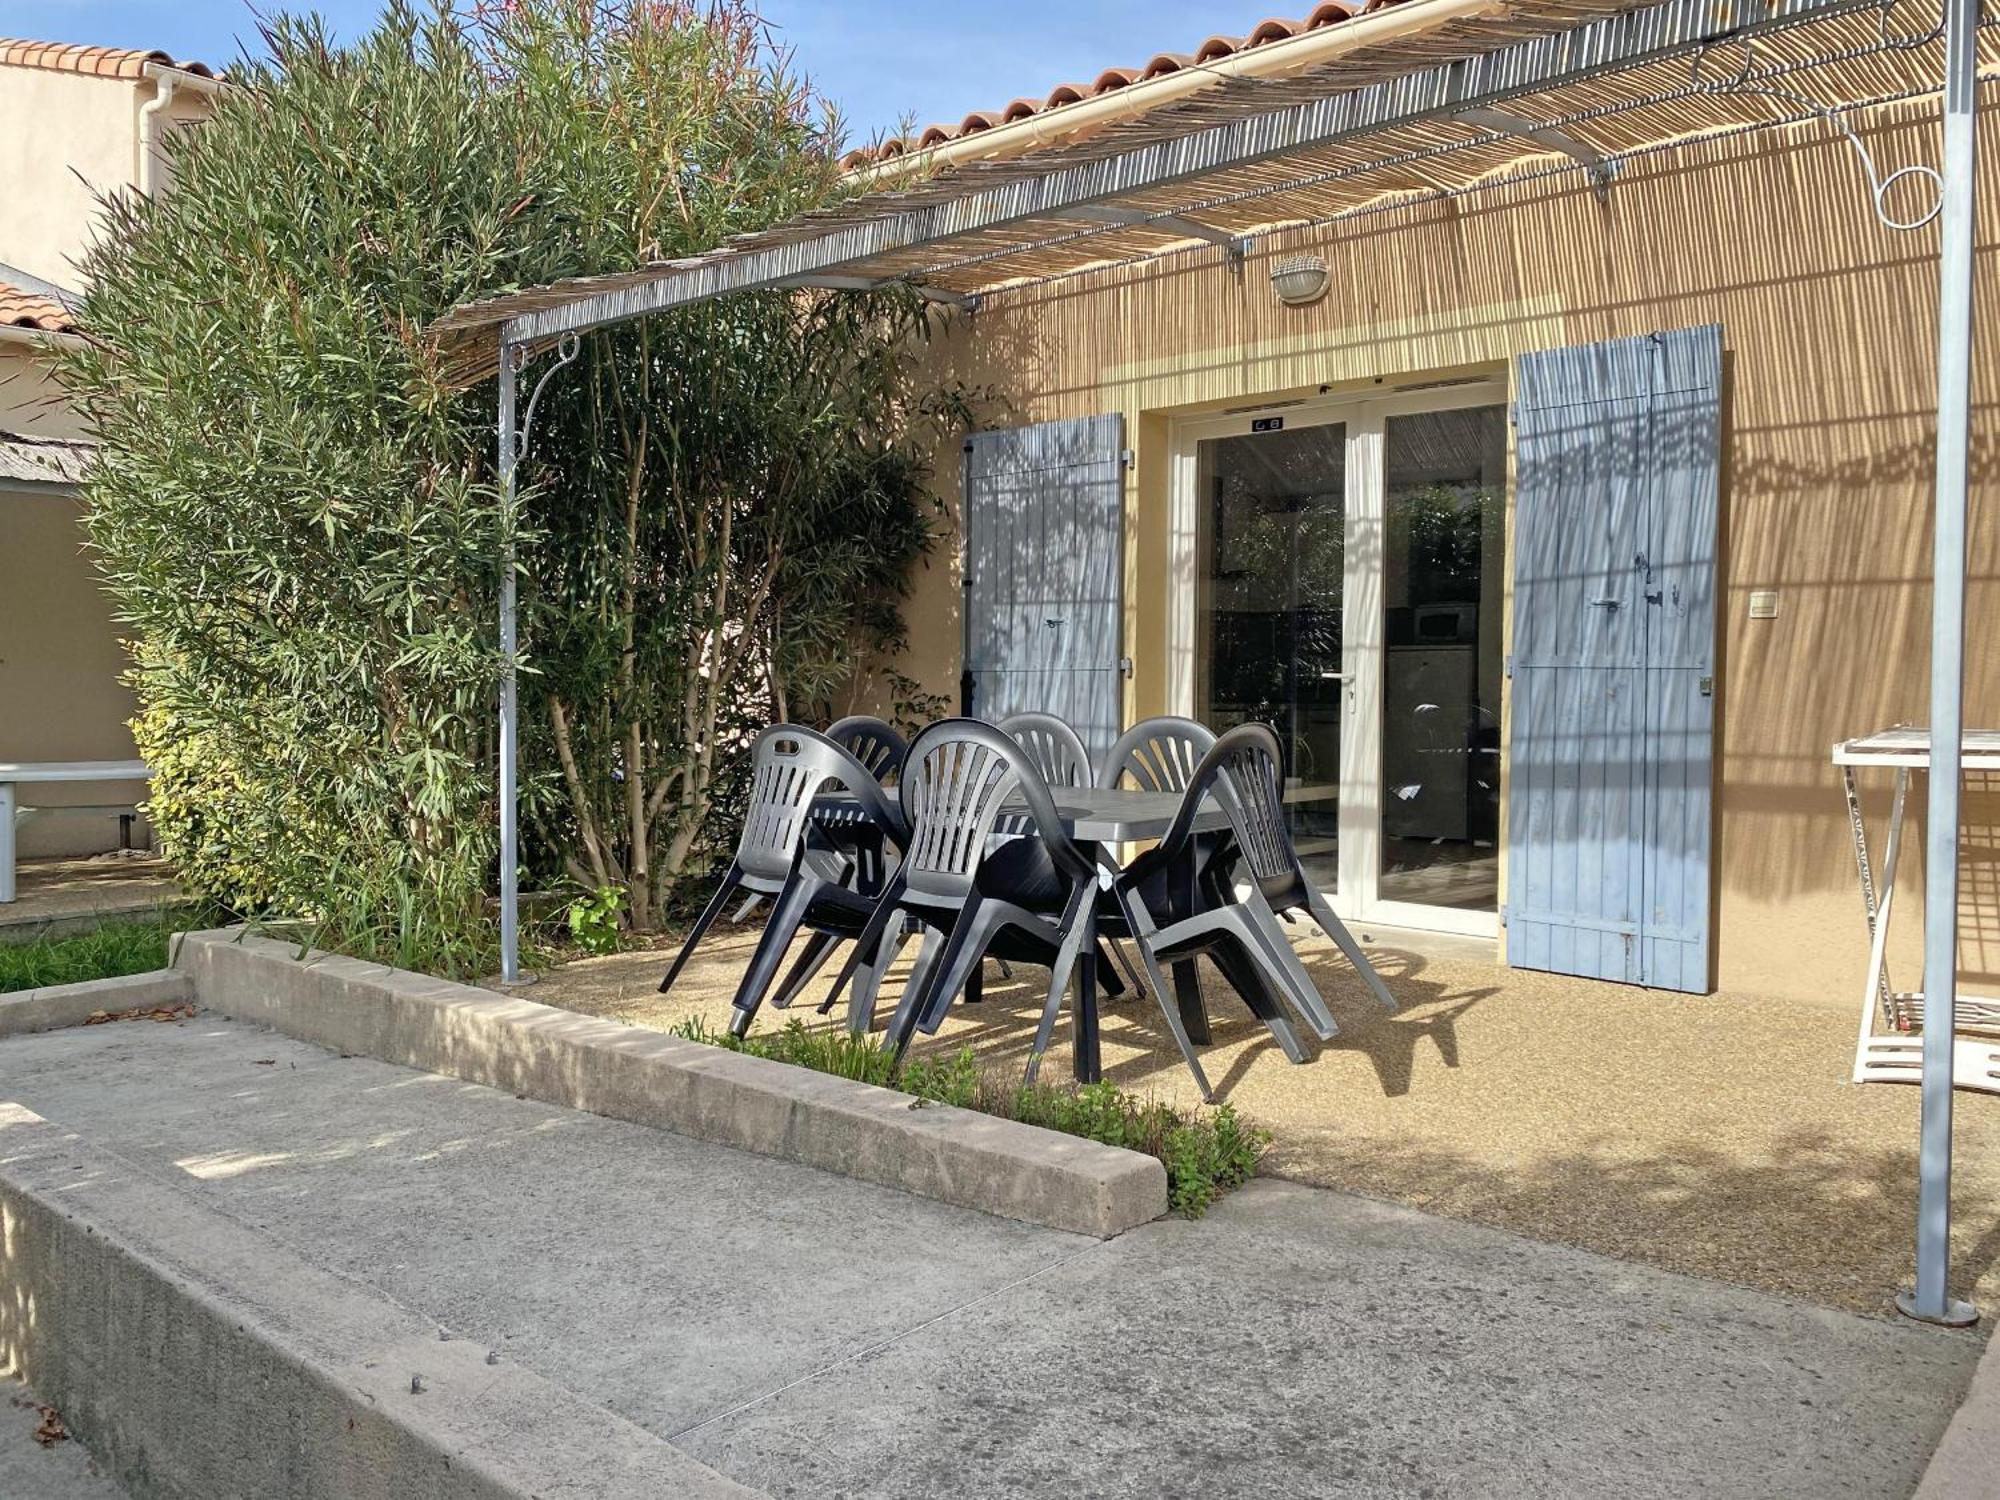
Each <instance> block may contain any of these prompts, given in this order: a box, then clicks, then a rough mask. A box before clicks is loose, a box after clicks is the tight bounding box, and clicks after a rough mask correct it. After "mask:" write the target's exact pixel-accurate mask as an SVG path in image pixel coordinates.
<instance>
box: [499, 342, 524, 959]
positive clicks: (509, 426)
mask: <svg viewBox="0 0 2000 1500" xmlns="http://www.w3.org/2000/svg"><path fill="white" fill-rule="evenodd" d="M516 355H517V350H516V346H515V345H514V344H511V343H509V342H508V341H507V340H506V338H505V337H504V336H503V337H502V339H501V341H500V531H501V547H500V982H501V983H502V984H518V983H520V980H521V874H520V852H521V851H520V842H521V839H520V824H519V816H520V809H519V807H518V805H517V804H518V802H519V796H518V789H517V787H516V785H515V777H516V774H517V751H518V745H519V740H520V708H519V705H518V703H517V702H516V700H515V692H514V656H515V644H516V634H515V621H514V611H515V597H514V464H515V459H516V456H517V455H516V453H515V437H516V429H515V426H514V378H515V370H514V362H515V359H516Z"/></svg>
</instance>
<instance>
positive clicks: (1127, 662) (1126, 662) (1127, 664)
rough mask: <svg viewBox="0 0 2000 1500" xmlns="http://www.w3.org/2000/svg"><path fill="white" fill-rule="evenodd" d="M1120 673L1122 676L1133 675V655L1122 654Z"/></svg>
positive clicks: (1119, 661) (1119, 664)
mask: <svg viewBox="0 0 2000 1500" xmlns="http://www.w3.org/2000/svg"><path fill="white" fill-rule="evenodd" d="M1118 675H1119V676H1120V677H1130V676H1131V675H1132V658H1131V657H1129V656H1121V657H1119V658H1118Z"/></svg>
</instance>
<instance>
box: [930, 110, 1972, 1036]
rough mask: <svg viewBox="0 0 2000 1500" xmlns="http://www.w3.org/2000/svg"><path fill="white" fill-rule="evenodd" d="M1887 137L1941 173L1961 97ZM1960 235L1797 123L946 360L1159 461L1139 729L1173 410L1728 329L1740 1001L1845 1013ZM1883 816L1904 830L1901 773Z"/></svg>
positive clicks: (1025, 404) (1922, 545)
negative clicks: (1876, 761)
mask: <svg viewBox="0 0 2000 1500" xmlns="http://www.w3.org/2000/svg"><path fill="white" fill-rule="evenodd" d="M1983 113H1984V119H1983V121H1982V128H1983V129H1985V130H1987V131H1989V132H1990V131H1993V130H1996V129H2000V118H1996V116H2000V110H1996V109H1995V108H1994V107H1993V106H1991V105H1989V106H1987V107H1986V108H1985V110H1984V112H1983ZM1859 123H1860V124H1861V125H1862V127H1863V129H1864V132H1865V134H1866V135H1867V138H1868V140H1869V144H1870V147H1871V149H1872V150H1873V151H1874V152H1875V155H1876V160H1877V161H1879V162H1883V163H1886V164H1888V166H1887V167H1885V170H1887V169H1889V168H1890V167H1894V166H1901V165H1904V164H1906V163H1919V162H1930V161H1932V160H1934V159H1935V155H1936V144H1937V124H1936V109H1935V105H1934V104H1915V105H1910V106H1904V107H1900V108H1898V109H1895V110H1885V111H1877V112H1875V113H1874V114H1873V116H1872V117H1870V118H1864V119H1862V120H1861V121H1860V122H1859ZM1980 169H1981V177H1982V180H1981V183H1980V208H1981V230H1980V270H1979V282H1980V288H1981V295H1982V296H1983V297H1985V298H1987V299H1988V300H1989V303H1990V299H1991V298H1992V297H1993V296H1995V295H1996V294H2000V286H1996V277H1995V275H1994V272H1995V269H1996V260H2000V257H1997V256H1996V254H1995V249H1996V246H1995V239H1996V234H1995V229H1996V225H2000V153H1986V154H1985V155H1984V156H1983V159H1982V161H1981V163H1980ZM1936 243H1937V241H1936V234H1935V231H1934V230H1933V231H1930V232H1928V233H1917V234H1911V235H1902V234H1896V233H1893V232H1891V231H1889V230H1887V229H1885V228H1883V227H1881V226H1880V225H1879V224H1878V223H1877V222H1876V219H1875V215H1874V214H1873V212H1872V211H1871V207H1870V202H1869V195H1868V190H1867V186H1866V183H1865V181H1864V179H1863V177H1862V175H1861V173H1860V170H1859V167H1858V165H1857V162H1856V159H1855V156H1854V154H1853V152H1852V150H1851V148H1850V147H1848V146H1847V145H1846V144H1844V143H1842V142H1840V141H1838V140H1829V139H1827V138H1826V137H1825V136H1824V135H1823V134H1821V133H1819V132H1818V131H1817V130H1813V131H1804V130H1801V131H1795V132H1789V133H1786V134H1782V135H1778V134H1771V135H1764V136H1758V137H1747V138H1742V139H1738V140H1735V141H1725V142H1719V143H1711V144H1707V145H1695V146H1689V147H1686V148H1684V149H1681V150H1679V151H1676V152H1672V153H1663V154H1661V155H1658V156H1654V157H1651V158H1647V159H1643V160H1635V161H1631V162H1628V163H1626V164H1625V165H1624V167H1623V168H1622V170H1621V172H1620V174H1619V176H1618V178H1617V179H1616V181H1615V182H1614V183H1613V184H1612V186H1611V188H1610V192H1609V195H1608V198H1607V199H1606V201H1604V202H1600V201H1599V200H1598V199H1597V198H1596V197H1595V196H1593V195H1592V194H1591V193H1590V192H1589V191H1588V190H1587V189H1586V188H1585V187H1584V186H1583V184H1582V182H1581V180H1580V177H1562V178H1557V179H1549V180H1543V181H1540V182H1536V183H1530V184H1525V185H1515V186H1511V187H1507V188H1502V189H1496V190H1494V191H1491V192H1488V193H1484V194H1480V195H1475V196H1470V197H1465V198H1460V199H1455V200H1441V201H1438V202H1435V203H1431V204H1424V205H1416V206H1411V207H1407V208H1403V209H1398V210H1396V211H1394V212H1387V213H1383V214H1380V215H1376V216H1373V217H1366V218H1359V219H1354V220H1350V221H1348V222H1346V223H1343V224H1338V225H1334V226H1329V227H1324V228H1319V229H1313V230H1307V231H1299V232H1295V233H1290V234H1286V235H1282V236H1275V237H1271V238H1269V239H1267V240H1264V241H1260V242H1259V243H1258V244H1257V246H1256V247H1255V249H1254V251H1253V253H1252V255H1251V257H1250V260H1249V263H1248V265H1247V266H1246V267H1245V270H1244V274H1243V275H1242V277H1241V278H1240V279H1239V278H1237V277H1235V276H1232V275H1231V274H1230V272H1229V271H1228V270H1227V269H1226V268H1225V267H1224V266H1223V265H1222V263H1221V260H1220V257H1219V256H1218V255H1217V254H1216V253H1215V252H1213V251H1208V252H1204V253H1200V254H1196V255H1192V256H1183V257H1178V258H1172V259H1166V260H1162V261H1157V262H1154V263H1151V264H1145V265H1140V266H1135V267H1129V268H1123V269H1117V270H1108V271H1105V272H1101V273H1097V274H1094V275H1090V276H1086V277H1080V278H1071V279H1067V280H1063V281H1059V282H1055V283H1052V284H1050V285H1047V286H1045V287H1042V288H1034V289H1024V290H1020V291H1013V292H1002V293H999V294H997V295H995V296H993V297H991V298H989V299H988V300H987V302H986V304H985V306H984V307H982V308H981V310H980V311H979V312H977V313H976V314H975V315H974V316H973V317H972V318H971V319H970V320H969V321H964V322H960V323H959V324H958V331H957V333H956V334H955V335H954V336H953V337H952V338H951V339H950V340H948V341H947V343H946V345H945V347H944V352H943V353H942V354H941V355H940V356H939V357H940V358H941V359H942V360H944V361H945V363H946V364H947V365H948V366H949V371H948V373H949V374H950V375H952V376H954V377H957V378H962V379H965V380H968V381H972V382H983V383H989V384H991V385H992V386H993V387H995V388H996V389H997V390H998V391H1000V392H1002V393H1004V394H1006V395H1007V396H1009V397H1011V398H1012V399H1013V401H1014V402H1015V403H1016V404H1017V410H1015V411H1014V412H1013V413H1011V414H1005V413H996V414H994V415H993V416H992V417H991V419H990V420H991V422H992V425H995V426H1006V425H1012V424H1013V423H1017V422H1029V421H1043V420H1050V419H1055V418H1061V417H1076V416H1085V415H1092V414H1096V413H1102V412H1122V413H1123V414H1124V415H1125V418H1126V433H1127V439H1126V440H1127V442H1128V443H1130V444H1132V446H1133V447H1134V449H1135V451H1136V455H1137V461H1136V464H1135V466H1134V469H1133V470H1132V472H1131V473H1130V475H1129V476H1128V481H1127V483H1128V490H1127V511H1126V514H1127V542H1126V554H1125V570H1126V598H1127V601H1128V603H1127V614H1126V631H1125V635H1126V649H1127V650H1128V651H1129V652H1130V653H1131V655H1132V657H1133V659H1134V668H1135V670H1134V675H1133V678H1132V680H1131V683H1130V685H1129V689H1128V701H1127V712H1128V715H1131V716H1137V715H1144V714H1150V713H1157V712H1163V711H1166V710H1168V709H1169V707H1170V704H1169V701H1168V678H1169V669H1170V663H1169V659H1168V639H1169V637H1168V620H1169V616H1168V601H1169V598H1170V596H1171V594H1172V591H1173V588H1174V587H1177V586H1181V585H1174V584H1169V583H1168V582H1167V580H1170V579H1173V578H1175V577H1176V574H1175V571H1174V558H1173V557H1172V555H1171V551H1170V543H1171V532H1170V528H1169V484H1170V476H1169V467H1170V465H1169V462H1168V455H1169V451H1170V430H1171V424H1172V421H1173V418H1174V417H1175V415H1177V414H1181V413H1190V412H1195V411H1200V410H1220V409H1226V408H1232V407H1239V406H1243V405H1245V404H1248V403H1254V402H1257V401H1260V400H1262V399H1265V398H1269V399H1271V400H1282V399H1285V398H1287V397H1297V396H1305V395H1312V394H1316V393H1318V392H1319V391H1321V389H1322V388H1324V387H1332V388H1334V389H1336V390H1338V389H1353V390H1355V391H1367V390H1371V389H1374V388H1375V387H1376V386H1377V383H1378V382H1390V383H1394V382H1396V381H1398V380H1405V381H1417V380H1424V379H1431V378H1437V377H1440V376H1445V375H1449V374H1453V373H1462V372H1490V373H1496V374H1497V373H1502V372H1505V371H1506V370H1507V369H1508V368H1509V362H1510V361H1511V359H1512V358H1513V357H1515V356H1517V355H1519V354H1521V353H1524V352H1528V351H1532V350H1537V349H1544V348H1552V347H1557V346H1562V345H1569V344H1578V343H1585V342H1590V341H1594V340H1599V339H1606V338H1612V337H1617V336H1621V335H1630V334H1642V333H1648V332H1653V331H1656V330H1661V329H1670V328H1678V327H1688V326H1694V325H1699V324H1705V323H1711V322H1719V323H1720V324H1721V325H1722V330H1723V344H1724V349H1725V361H1726V363H1725V395H1724V413H1723V415H1724V442H1725V448H1724V457H1723V473H1722V526H1723V551H1724V556H1723V561H1722V568H1721V588H1722V595H1721V597H1722V600H1723V604H1722V624H1721V659H1720V671H1719V674H1718V675H1719V679H1720V681H1719V686H1718V695H1719V702H1720V711H1719V725H1718V735H1719V738H1718V744H1719V747H1720V748H1719V753H1718V763H1717V786H1716V791H1717V804H1718V831H1717V842H1716V869H1717V890H1718V897H1717V900H1718V911H1717V917H1716V921H1715V926H1714V931H1715V941H1716V952H1717V961H1718V980H1719V984H1720V987H1721V988H1722V989H1724V990H1731V991H1740V992H1746V993H1755V994H1770V995H1783V996H1795V997H1801V998H1811V999H1815V1000H1831V1001H1834V1002H1837V1003H1840V1004H1850V1005H1851V1004H1854V1003H1856V1002H1858V1001H1859V999H1860V995H1859V993H1858V987H1859V986H1860V984H1861V976H1862V974H1863V972H1864V968H1865V964H1866V957H1867V954H1866V939H1865V934H1864V932H1863V928H1862V923H1861V920H1860V916H1861V913H1860V900H1859V896H1858V893H1857V889H1856V883H1855V870H1854V861H1853V855H1852V852H1851V847H1850V844H1849V841H1848V831H1847V820H1846V816H1845V812H1844V807H1843V803H1842V799H1841V793H1840V788H1839V782H1838V779H1837V778H1836V776H1835V775H1834V773H1833V771H1832V769H1831V767H1830V766H1829V765H1828V752H1829V748H1830V746H1831V745H1832V744H1833V743H1834V742H1835V741H1836V740H1839V739H1843V738H1846V737H1849V736H1852V735H1857V734H1862V733H1866V732H1868V731H1871V730H1874V729H1878V728H1882V727H1885V726H1887V725H1890V724H1893V723H1896V722H1899V721H1905V722H1908V721H1915V722H1922V721H1923V719H1924V718H1925V716H1926V712H1927V705H1928V682H1927V677H1926V672H1927V667H1926V661H1927V657H1928V645H1929V630H1930V615H1929V608H1930V587H1929V578H1930V534H1929V516H1930V508H1931V500H1932V463H1933V458H1932V453H1933V430H1934V421H1935V401H1936V377H1935V357H1936V327H1937V315H1936V298H1937V262H1936ZM1304 249H1311V250H1315V251H1318V252H1320V253H1323V254H1324V255H1325V256H1326V257H1327V259H1328V261H1329V263H1330V265H1331V267H1332V273H1333V288H1332V291H1331V293H1330V295H1329V296H1327V298H1326V299H1325V300H1324V301H1322V302H1320V303H1319V304H1317V305H1316V306H1314V307H1310V308H1306V309H1287V308H1283V307H1281V306H1280V305H1279V304H1278V303H1277V301H1276V299H1275V298H1274V296H1273V295H1272V291H1271V287H1270V284H1269V279H1268V275H1269V270H1270V262H1271V260H1272V259H1273V258H1275V257H1277V256H1280V255H1284V254H1287V253H1295V252H1297V251H1299V250H1304ZM1994 329H1995V324H1994V320H1993V319H1992V318H1991V317H1986V316H1982V317H1981V319H1980V347H1979V349H1978V351H1977V355H1976V358H1975V360H1974V369H1975V372H1976V389H1975V395H1974V400H1975V403H1976V412H1975V452H1974V486H1975V488H1974V496H1973V522H1972V526H1973V531H1972V543H1971V547H1970V550H1969V556H1968V565H1969V572H1970V577H1971V583H1970V595H1969V614H1968V631H1967V653H1966V662H1967V683H1966V688H1967V701H1966V719H1967V722H1968V723H1969V724H1972V725H1978V726H2000V651H1996V650H1994V649H1993V648H1992V645H1991V643H1992V642H1993V641H1994V640H1996V639H2000V507H1996V504H1995V502H1996V501H2000V469H1997V466H2000V454H1996V451H1995V445H1994V441H1993V434H1994V431H1995V425H1994V418H1995V414H1996V402H2000V338H1996V335H1995V332H1994ZM953 472H954V469H953V467H951V466H950V465H949V464H947V465H946V466H944V467H942V468H941V470H940V473H941V474H945V475H949V474H952V473H953ZM947 483H949V481H947ZM952 503H953V507H954V512H955V509H956V496H955V495H954V496H953V497H952ZM1753 589H1756V590H1768V589H1775V590H1777V591H1778V595H1779V600H1780V607H1779V613H1778V617H1777V618H1776V619H1771V620H1756V621H1752V620H1750V619H1748V618H1747V596H1748V594H1749V592H1750V591H1751V590H1753ZM915 590H916V593H915V597H914V598H913V599H912V600H911V603H910V606H909V609H908V615H909V619H910V622H911V629H910V639H911V641H912V643H913V645H912V649H911V651H910V653H909V656H908V659H907V661H906V663H905V670H907V671H911V672H912V673H913V675H916V676H917V677H919V678H920V679H921V680H922V681H923V682H925V683H926V685H928V686H929V687H931V688H932V689H933V690H935V691H938V692H943V693H948V694H950V695H951V696H952V698H953V701H956V697H957V682H958V672H959V658H958V653H957V648H956V643H957V641H958V628H957V620H958V612H959V606H960V592H961V591H960V588H959V584H958V578H957V575H956V572H955V570H954V569H952V568H949V567H934V568H931V569H929V570H925V571H922V572H920V573H919V574H918V576H917V579H916V581H915ZM1871 792H1872V795H1871V798H1870V801H1869V811H1870V814H1871V816H1873V817H1875V818H1877V819H1879V817H1880V816H1881V814H1882V812H1883V804H1884V802H1885V801H1886V794H1885V792H1884V790H1883V787H1882V786H1881V784H1880V782H1879V780H1878V781H1876V782H1875V783H1874V784H1873V785H1872V787H1871ZM1967 811H1968V823H1969V824H1971V825H1972V826H1971V829H1970V834H1969V839H1968V848H1967V882H1966V887H1967V888H1966V901H1967V903H1968V921H1967V923H1966V926H1965V931H1966V940H1965V941H1966V947H1965V953H1964V962H1965V965H1966V968H1967V970H1968V972H1969V973H1971V974H1972V975H1974V976H1975V977H1976V978H1978V979H1979V980H1980V982H1981V983H1983V984H1986V985H1990V984H1991V983H1992V979H1991V977H1990V976H1992V975H1993V974H1994V973H1995V972H1996V971H2000V939H1996V938H1995V937H1994V934H1995V933H1996V932H2000V892H1996V877H1995V873H1994V872H1995V870H1996V869H2000V857H1996V854H1995V849H1996V839H1995V836H1994V833H1993V826H1994V823H1995V816H1994V801H1993V799H1985V800H1983V801H1982V800H1980V799H1977V798H1975V799H1974V800H1973V801H1972V802H1970V803H1969V804H1968V810H1967ZM1502 826H1503V827H1504V826H1505V822H1504V816H1503V822H1502ZM1503 861H1504V850H1503ZM1920 866H1921V861H1920V860H1918V859H1915V858H1911V859H1908V860H1906V862H1905V865H1904V871H1905V875H1906V879H1907V886H1906V889H1905V890H1904V892H1903V893H1902V894H1903V898H1904V899H1905V900H1906V901H1910V902H1913V903H1915V906H1914V907H1911V908H1906V909H1905V911H1904V913H1903V916H1904V920H1903V922H1900V923H1898V924H1897V935H1898V938H1899V940H1900V951H1899V952H1897V953H1896V954H1894V955H1893V956H1894V958H1895V959H1896V961H1897V962H1898V963H1899V964H1900V966H1901V968H1902V970H1903V979H1902V980H1901V981H1900V982H1904V983H1911V984H1913V983H1914V982H1915V975H1916V972H1917V963H1916V959H1917V948H1916V944H1917V940H1918V937H1919V934H1920V931H1921V923H1920V921H1919V920H1918V919H1917V917H1916V915H1915V909H1916V908H1917V907H1920V906H1921V899H1922V898H1921V881H1920V876H1919V871H1920ZM1503 880H1504V864H1503ZM1974 908H1976V910H1975V909H1974Z"/></svg>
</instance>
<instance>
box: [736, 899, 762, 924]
mask: <svg viewBox="0 0 2000 1500" xmlns="http://www.w3.org/2000/svg"><path fill="white" fill-rule="evenodd" d="M763 900H764V898H763V897H762V896H760V895H758V894H757V893H756V892H754V891H753V892H751V893H750V896H749V898H748V899H746V900H745V901H744V903H743V904H742V905H741V906H739V907H737V908H736V910H735V911H733V912H731V913H730V914H729V921H730V925H731V926H735V927H740V926H742V925H743V924H744V923H745V922H747V921H749V920H750V913H751V912H753V911H755V910H756V909H757V908H758V906H759V905H761V904H762V903H763Z"/></svg>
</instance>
